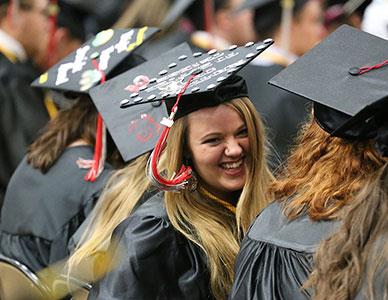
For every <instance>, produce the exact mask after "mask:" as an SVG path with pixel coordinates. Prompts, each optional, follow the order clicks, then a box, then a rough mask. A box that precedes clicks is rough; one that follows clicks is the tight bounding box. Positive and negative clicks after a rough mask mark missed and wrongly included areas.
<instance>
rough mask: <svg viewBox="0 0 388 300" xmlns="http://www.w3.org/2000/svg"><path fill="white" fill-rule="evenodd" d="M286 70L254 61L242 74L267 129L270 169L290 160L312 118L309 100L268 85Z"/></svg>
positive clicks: (275, 65)
mask: <svg viewBox="0 0 388 300" xmlns="http://www.w3.org/2000/svg"><path fill="white" fill-rule="evenodd" d="M283 68H284V67H283V66H281V65H277V64H272V65H258V64H255V61H253V62H252V63H250V64H248V65H247V66H246V67H244V68H243V69H242V70H241V71H239V75H241V76H242V77H243V78H244V79H245V81H246V82H247V86H248V92H249V96H250V98H251V100H252V102H253V104H254V105H255V107H256V109H257V111H258V112H259V113H260V116H261V117H262V119H263V122H264V124H265V127H266V135H267V137H268V140H269V142H270V143H271V145H270V155H271V156H270V166H271V169H272V170H276V169H277V168H278V167H279V165H280V164H281V163H282V162H284V161H285V160H286V159H287V155H288V152H289V150H290V147H291V146H292V145H293V144H294V139H295V137H296V135H297V132H298V130H299V129H300V126H301V124H303V123H304V122H305V121H306V120H307V118H308V115H309V114H310V111H309V108H308V107H309V106H310V103H309V101H307V100H306V99H304V98H302V97H300V96H296V95H294V94H291V93H289V92H285V91H283V90H281V89H279V88H276V87H274V86H271V85H269V84H268V81H269V80H270V79H271V78H272V77H273V76H275V75H276V74H278V73H279V72H280V71H281V70H282V69H283Z"/></svg>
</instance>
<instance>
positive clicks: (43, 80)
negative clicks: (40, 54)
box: [39, 72, 48, 84]
mask: <svg viewBox="0 0 388 300" xmlns="http://www.w3.org/2000/svg"><path fill="white" fill-rule="evenodd" d="M47 80H48V73H47V72H46V73H44V74H42V75H40V77H39V84H44V83H46V82H47Z"/></svg>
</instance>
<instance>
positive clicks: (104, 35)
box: [92, 29, 114, 47]
mask: <svg viewBox="0 0 388 300" xmlns="http://www.w3.org/2000/svg"><path fill="white" fill-rule="evenodd" d="M113 35H114V31H113V29H107V30H103V31H101V32H99V33H97V35H96V37H95V38H94V40H93V41H92V46H93V47H100V46H102V45H104V44H106V43H107V42H109V41H110V40H111V39H112V37H113Z"/></svg>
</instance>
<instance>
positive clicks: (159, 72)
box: [90, 39, 273, 189]
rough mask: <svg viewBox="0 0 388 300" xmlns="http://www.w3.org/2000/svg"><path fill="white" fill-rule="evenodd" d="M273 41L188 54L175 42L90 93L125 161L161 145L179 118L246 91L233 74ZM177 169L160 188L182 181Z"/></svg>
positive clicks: (155, 155) (239, 78) (156, 155)
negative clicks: (170, 47) (173, 45)
mask: <svg viewBox="0 0 388 300" xmlns="http://www.w3.org/2000/svg"><path fill="white" fill-rule="evenodd" d="M272 43H273V41H272V40H271V39H268V40H265V41H264V42H260V43H253V42H250V43H247V44H246V45H245V46H244V47H237V46H231V47H230V48H229V49H226V50H223V51H217V50H215V49H214V50H210V51H209V52H207V53H201V52H197V53H192V52H191V50H189V49H188V47H187V46H179V47H178V48H174V49H173V50H171V51H169V52H168V53H166V54H165V55H162V56H160V57H159V58H155V59H153V60H150V61H148V62H147V63H144V64H143V65H140V66H138V67H136V68H133V69H131V70H129V71H128V72H125V73H123V74H122V75H120V76H117V77H115V78H113V79H112V80H110V81H108V82H106V84H104V85H103V86H99V87H96V88H93V89H92V90H91V91H90V95H91V97H92V99H93V101H94V102H95V104H96V106H97V108H98V109H99V111H100V113H101V114H102V116H103V118H104V120H105V123H106V124H107V127H108V129H109V130H110V132H111V135H112V137H113V139H114V140H115V142H116V144H117V146H118V148H119V151H120V153H121V155H122V157H123V158H124V160H126V161H128V160H131V159H134V158H136V157H137V156H139V155H141V154H143V153H145V152H147V151H150V150H152V149H153V148H154V147H155V150H156V149H157V148H158V145H159V146H160V149H159V150H161V149H162V148H163V143H162V145H160V141H163V140H165V138H166V135H167V134H168V130H169V128H170V127H171V126H172V125H173V122H174V120H176V119H177V118H179V117H182V116H184V115H187V114H189V113H190V112H193V111H196V110H198V109H201V108H205V107H210V106H216V105H218V104H221V103H223V102H226V101H230V100H232V99H234V98H238V97H242V96H247V88H246V85H245V81H244V80H243V79H242V78H241V77H238V76H236V75H235V73H236V72H237V71H239V70H240V69H241V68H243V67H244V66H245V65H246V64H248V63H249V62H250V61H251V60H253V59H254V58H255V57H256V56H258V55H259V54H260V53H261V52H263V51H264V50H265V49H267V48H268V47H269V46H270V45H271V44H272ZM182 47H183V48H182ZM112 91H114V92H113V93H112ZM178 101H179V104H178V103H177V102H178ZM166 131H167V133H166ZM156 141H157V143H156ZM155 143H156V146H155ZM155 150H154V152H153V155H152V156H151V157H153V158H155V157H156V159H157V158H158V157H159V154H160V152H159V153H156V154H155ZM151 161H152V159H151ZM181 171H182V172H179V173H178V175H177V176H176V177H175V179H174V180H172V181H169V183H167V184H166V185H164V186H163V187H161V188H163V189H167V188H166V186H167V185H169V188H172V189H175V187H176V186H177V184H178V183H179V184H181V183H182V181H180V180H179V179H177V178H183V177H180V175H182V176H183V174H184V168H183V169H182V170H181ZM185 174H186V175H187V172H186V173H185ZM154 175H155V172H154ZM156 175H157V174H156ZM159 179H160V178H159ZM171 182H173V183H171ZM179 186H180V188H182V187H183V186H184V184H182V185H179Z"/></svg>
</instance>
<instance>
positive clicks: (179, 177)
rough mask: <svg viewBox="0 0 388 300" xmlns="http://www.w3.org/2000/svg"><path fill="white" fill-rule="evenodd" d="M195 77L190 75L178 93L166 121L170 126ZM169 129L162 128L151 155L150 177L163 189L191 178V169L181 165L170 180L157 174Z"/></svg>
mask: <svg viewBox="0 0 388 300" xmlns="http://www.w3.org/2000/svg"><path fill="white" fill-rule="evenodd" d="M195 76H196V74H193V75H191V76H190V78H189V79H188V81H187V82H186V84H185V86H184V87H183V88H182V89H181V91H180V92H179V94H178V96H177V100H176V102H175V104H174V106H173V107H172V109H171V114H170V116H169V118H168V120H167V121H169V122H171V124H170V125H172V123H173V119H174V116H175V113H176V111H177V110H178V104H179V101H180V99H181V97H182V95H183V94H184V92H185V91H186V89H187V88H188V86H189V85H190V83H191V81H192V80H193V79H194V77H195ZM170 128H171V127H170V126H166V127H165V128H164V130H163V132H162V134H161V135H160V137H159V139H158V142H157V143H156V146H155V149H154V151H153V153H152V155H151V172H152V176H153V178H154V179H155V180H156V181H157V182H158V184H159V185H161V186H164V187H173V186H176V185H179V184H182V183H183V182H185V181H186V182H187V181H188V180H189V179H190V178H191V177H192V175H191V167H186V166H185V165H182V167H181V169H180V170H179V172H178V174H176V175H175V176H174V177H173V178H172V179H171V180H168V179H165V178H163V177H162V176H160V174H159V173H158V168H157V166H158V162H159V158H160V156H161V154H162V151H163V149H164V147H165V145H166V140H167V137H168V133H169V132H170Z"/></svg>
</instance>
